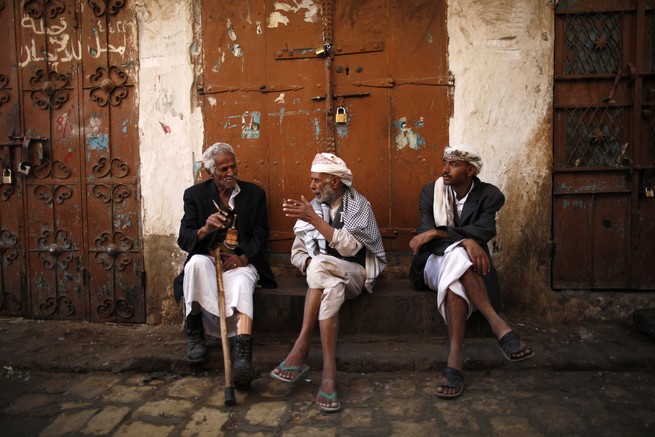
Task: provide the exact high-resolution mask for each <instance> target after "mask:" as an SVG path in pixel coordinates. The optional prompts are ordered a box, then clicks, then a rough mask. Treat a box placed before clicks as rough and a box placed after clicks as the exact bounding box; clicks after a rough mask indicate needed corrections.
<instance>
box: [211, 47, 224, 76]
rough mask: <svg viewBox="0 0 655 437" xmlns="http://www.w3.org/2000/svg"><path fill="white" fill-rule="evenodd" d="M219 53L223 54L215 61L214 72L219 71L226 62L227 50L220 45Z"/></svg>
mask: <svg viewBox="0 0 655 437" xmlns="http://www.w3.org/2000/svg"><path fill="white" fill-rule="evenodd" d="M218 53H220V54H221V55H220V56H219V57H218V59H216V62H215V63H214V66H213V67H212V71H213V72H214V73H218V70H220V69H221V66H222V65H223V63H225V52H224V51H223V49H222V48H220V47H219V48H218Z"/></svg>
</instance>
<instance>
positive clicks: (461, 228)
mask: <svg viewBox="0 0 655 437" xmlns="http://www.w3.org/2000/svg"><path fill="white" fill-rule="evenodd" d="M474 182H475V184H474V186H473V189H472V190H471V192H470V193H469V195H468V197H467V198H466V202H465V203H464V209H463V210H462V216H461V217H457V213H455V226H452V227H446V226H437V225H436V224H435V223H434V213H433V204H434V182H430V183H428V184H426V185H425V186H424V187H423V190H422V191H421V196H420V198H419V215H420V219H419V225H418V227H417V228H416V232H417V233H419V234H420V233H422V232H425V231H428V230H430V229H441V230H445V231H448V232H449V233H450V234H451V237H450V238H439V239H434V240H432V241H431V242H430V243H428V244H426V245H425V246H423V247H422V248H421V251H420V252H419V253H418V254H416V255H415V256H414V257H413V258H412V264H411V266H410V271H409V279H410V281H411V282H412V284H413V285H414V287H416V288H417V289H419V290H421V289H425V288H426V285H425V283H424V282H423V269H424V268H425V263H426V262H427V260H428V257H429V256H430V255H431V254H435V255H443V253H444V251H445V250H446V248H448V246H450V245H451V244H453V243H454V242H456V241H459V240H462V239H464V238H471V239H473V240H475V241H476V242H477V243H478V244H479V245H480V246H481V247H482V248H483V249H484V251H485V252H486V253H487V255H489V259H490V260H491V256H490V254H489V248H488V246H487V243H489V241H490V240H491V239H492V238H493V237H495V236H496V213H497V212H498V211H499V210H500V208H501V207H502V206H503V204H504V203H505V196H504V195H503V193H502V192H501V191H500V190H499V189H498V188H497V187H496V186H494V185H491V184H488V183H486V182H482V181H480V179H478V178H477V177H476V178H474ZM482 278H483V279H484V282H485V285H486V286H487V293H488V294H489V300H490V301H491V304H492V305H493V307H494V308H496V310H498V307H499V300H500V299H499V294H500V290H499V289H500V286H499V284H498V273H497V272H496V269H495V268H494V267H493V264H492V265H491V271H490V272H489V273H487V274H486V275H485V276H483V277H482Z"/></svg>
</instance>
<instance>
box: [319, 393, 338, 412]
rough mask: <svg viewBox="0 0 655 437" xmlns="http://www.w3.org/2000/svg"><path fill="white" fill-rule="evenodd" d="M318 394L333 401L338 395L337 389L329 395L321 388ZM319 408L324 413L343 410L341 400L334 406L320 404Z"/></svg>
mask: <svg viewBox="0 0 655 437" xmlns="http://www.w3.org/2000/svg"><path fill="white" fill-rule="evenodd" d="M318 395H319V396H320V397H322V398H325V399H327V400H328V401H330V402H332V401H333V400H334V398H336V397H337V391H336V390H335V391H334V392H332V394H331V395H328V394H327V393H325V392H324V391H321V390H319V391H318ZM318 409H319V410H321V411H322V412H324V413H336V412H337V411H339V410H341V402H337V405H335V406H334V407H326V406H325V405H319V406H318Z"/></svg>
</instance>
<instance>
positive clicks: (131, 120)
mask: <svg viewBox="0 0 655 437" xmlns="http://www.w3.org/2000/svg"><path fill="white" fill-rule="evenodd" d="M5 5H6V6H7V5H9V6H10V8H5V9H3V10H0V17H1V18H2V20H3V24H5V23H6V24H7V25H8V26H7V27H5V26H2V28H3V29H5V28H8V29H9V32H11V33H12V35H16V40H15V41H16V44H15V47H18V50H17V51H15V52H14V51H11V50H8V49H7V48H3V49H2V50H3V52H2V55H3V56H2V58H3V59H4V58H6V57H10V59H13V60H14V64H15V65H17V66H18V67H17V72H16V73H17V74H16V75H17V80H16V81H15V86H16V90H18V91H19V92H18V93H15V94H12V97H15V99H14V100H13V101H11V102H10V104H11V108H12V112H0V117H1V118H0V125H2V126H3V127H4V130H3V131H2V132H0V134H1V135H2V141H3V142H4V141H5V139H6V141H8V142H9V143H10V144H12V145H11V146H9V147H7V148H11V149H12V150H13V151H14V155H15V156H14V162H13V163H12V165H13V166H14V167H18V166H20V164H19V162H22V163H23V164H25V165H24V166H22V168H25V167H29V171H26V172H25V174H19V175H17V177H16V178H15V180H14V183H13V184H12V185H11V187H10V188H11V189H14V190H15V192H16V193H21V194H22V197H23V200H22V202H21V204H20V205H15V206H16V208H14V209H13V211H12V210H9V209H8V208H6V205H8V204H10V202H12V200H11V198H8V199H4V198H3V200H5V201H6V202H7V204H3V207H2V212H0V223H2V227H3V234H4V233H5V230H6V229H5V226H6V225H5V223H12V220H14V218H13V217H14V216H15V217H17V219H16V222H17V226H18V228H19V229H24V234H22V235H20V240H19V241H20V243H18V244H17V247H18V248H19V252H20V251H22V253H21V254H20V256H22V257H24V259H25V260H26V261H25V267H24V268H23V272H24V273H26V275H25V277H26V279H25V280H24V281H22V282H21V283H20V284H16V283H15V282H9V281H3V284H2V285H3V294H7V293H9V294H11V295H14V294H16V291H17V290H20V296H21V305H20V308H21V312H22V314H23V315H25V316H31V317H36V318H56V319H87V320H93V321H118V322H143V321H144V320H145V305H144V301H145V299H144V298H145V296H144V287H143V279H144V275H143V261H142V258H143V256H142V247H141V242H140V240H141V237H140V224H139V200H138V199H139V191H138V180H137V174H138V171H137V170H138V169H137V166H138V147H137V143H136V140H137V138H138V137H137V134H136V128H137V125H136V114H137V111H136V99H135V96H136V93H135V92H134V90H131V91H130V89H131V88H132V87H133V86H134V80H135V78H136V62H134V60H135V59H137V55H138V52H137V49H136V33H135V32H136V22H135V16H134V10H133V8H132V5H131V4H130V5H127V6H126V5H125V4H122V3H120V2H116V3H109V4H105V3H103V2H96V1H86V2H82V3H78V2H74V1H62V2H45V3H42V2H33V1H31V2H20V1H14V2H5ZM9 14H13V15H12V16H10V15H9ZM3 106H4V105H3ZM4 189H5V187H4V186H3V190H4ZM10 197H11V196H10ZM16 197H18V196H16ZM7 230H8V231H9V232H10V233H13V232H12V231H11V230H9V229H7ZM20 256H19V258H20ZM11 271H15V270H14V269H13V268H12V269H11ZM3 274H4V270H3ZM5 287H6V288H5ZM10 312H11V309H10V308H3V307H0V314H6V313H10Z"/></svg>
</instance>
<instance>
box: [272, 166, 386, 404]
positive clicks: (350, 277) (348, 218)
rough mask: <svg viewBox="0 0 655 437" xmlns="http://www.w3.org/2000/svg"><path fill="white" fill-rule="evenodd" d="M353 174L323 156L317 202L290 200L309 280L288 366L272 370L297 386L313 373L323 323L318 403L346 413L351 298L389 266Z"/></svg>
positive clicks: (314, 175)
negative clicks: (340, 379)
mask: <svg viewBox="0 0 655 437" xmlns="http://www.w3.org/2000/svg"><path fill="white" fill-rule="evenodd" d="M352 179H353V176H352V172H351V171H350V169H348V167H347V166H346V163H345V162H344V161H343V160H342V159H340V158H339V157H337V156H336V155H333V154H331V153H319V154H317V155H316V157H315V158H314V161H313V162H312V167H311V182H310V184H309V188H310V189H311V190H312V192H313V193H314V199H312V201H311V202H309V201H307V200H306V199H305V197H304V196H302V197H301V198H300V199H299V200H294V199H286V200H285V201H284V204H283V210H284V212H285V214H286V215H287V217H294V218H296V219H297V221H296V224H295V226H294V233H295V235H296V237H295V240H294V242H293V246H292V248H291V262H292V264H293V265H294V266H296V267H297V268H298V269H300V271H301V272H303V273H304V274H306V276H307V285H308V286H309V288H308V290H307V295H306V296H305V310H304V315H303V322H302V328H301V330H300V334H299V336H298V338H297V339H296V342H295V344H294V346H293V348H292V349H291V351H290V352H289V353H288V355H287V356H286V358H285V359H284V361H282V362H281V363H280V365H279V366H278V367H276V368H275V369H273V371H271V376H272V377H273V378H275V379H277V380H279V381H283V382H294V381H296V380H298V379H299V378H301V377H302V375H303V374H304V373H306V372H307V370H308V369H309V367H308V366H307V364H306V361H307V356H308V354H309V347H310V341H311V336H312V331H313V330H314V325H315V322H316V320H317V319H318V321H319V328H320V332H321V345H322V350H323V376H322V378H321V386H320V388H319V391H318V395H317V396H316V404H317V406H318V407H319V409H320V410H321V411H323V412H328V413H330V412H336V411H339V410H340V409H341V402H340V400H339V398H338V395H337V364H336V348H337V332H338V328H339V309H340V308H341V305H342V304H343V302H344V301H345V299H352V298H354V297H356V296H359V295H360V294H361V293H362V291H363V290H364V289H366V290H367V291H368V292H369V293H370V292H372V291H373V284H374V282H375V279H376V278H377V276H378V275H379V274H380V272H381V271H382V270H383V269H384V267H385V266H386V263H387V261H386V256H385V253H384V248H383V246H382V237H381V236H380V231H379V229H378V225H377V222H376V220H375V216H374V215H373V210H372V209H371V205H370V203H369V202H368V200H366V198H365V197H364V196H363V195H361V194H360V193H359V192H357V191H356V190H355V189H354V188H352V186H351V185H352Z"/></svg>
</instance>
